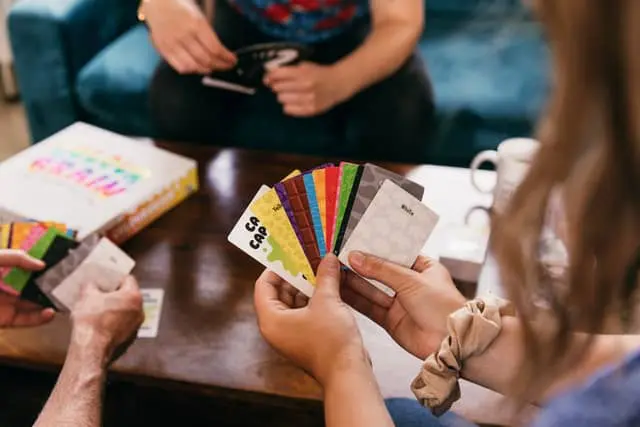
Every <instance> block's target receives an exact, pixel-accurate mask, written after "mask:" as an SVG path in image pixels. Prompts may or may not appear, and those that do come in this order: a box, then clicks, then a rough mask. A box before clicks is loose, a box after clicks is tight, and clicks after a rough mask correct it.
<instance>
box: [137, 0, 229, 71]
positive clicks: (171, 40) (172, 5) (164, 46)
mask: <svg viewBox="0 0 640 427" xmlns="http://www.w3.org/2000/svg"><path fill="white" fill-rule="evenodd" d="M144 13H145V15H146V20H147V23H148V24H149V29H150V32H151V39H152V41H153V44H154V45H155V47H156V49H158V52H160V54H161V55H162V57H163V58H164V59H165V60H166V61H167V62H168V63H169V64H170V65H171V66H172V67H173V68H174V69H175V70H176V71H177V72H179V73H181V74H195V73H199V74H207V73H210V72H211V71H212V70H227V69H230V68H231V67H233V66H234V65H235V63H236V57H235V55H234V54H233V53H231V52H230V51H229V50H228V49H227V48H226V47H225V46H223V44H222V43H221V42H220V39H218V36H217V35H216V33H215V32H214V31H213V28H211V25H210V24H209V22H207V19H206V17H205V16H204V14H203V13H202V11H201V10H200V9H199V8H198V6H197V5H196V4H195V2H194V1H193V0H154V1H150V2H148V3H146V4H145V7H144Z"/></svg>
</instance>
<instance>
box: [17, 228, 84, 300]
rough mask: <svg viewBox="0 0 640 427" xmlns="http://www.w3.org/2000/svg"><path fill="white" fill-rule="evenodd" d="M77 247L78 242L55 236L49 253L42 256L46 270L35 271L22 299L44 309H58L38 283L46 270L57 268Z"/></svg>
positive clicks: (22, 293)
mask: <svg viewBox="0 0 640 427" xmlns="http://www.w3.org/2000/svg"><path fill="white" fill-rule="evenodd" d="M77 247H78V242H76V241H75V240H71V239H69V238H67V237H65V236H55V237H54V238H53V241H52V242H51V244H50V245H49V248H48V249H47V252H46V253H45V254H44V255H43V256H42V261H43V262H44V263H45V266H46V267H45V270H41V271H35V272H33V273H32V274H31V277H30V278H29V281H28V282H27V284H26V286H25V287H24V289H23V290H22V292H21V293H20V298H22V299H25V300H28V301H32V302H34V303H36V304H38V305H40V306H42V307H51V308H56V305H55V304H54V303H53V302H52V301H51V300H50V299H49V298H48V297H47V295H46V294H45V293H43V292H42V290H41V289H40V288H39V287H38V285H37V284H36V281H37V280H38V278H40V276H42V275H43V274H44V273H45V272H46V271H47V270H46V269H48V268H51V267H52V266H55V265H56V264H57V263H58V262H60V261H62V260H63V259H64V258H66V257H67V255H68V254H69V252H70V251H71V250H72V249H75V248H77Z"/></svg>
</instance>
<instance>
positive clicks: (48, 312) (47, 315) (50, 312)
mask: <svg viewBox="0 0 640 427" xmlns="http://www.w3.org/2000/svg"><path fill="white" fill-rule="evenodd" d="M55 315H56V311H55V310H54V309H52V308H45V309H44V310H42V317H43V318H44V319H47V320H49V319H53V317H54V316H55Z"/></svg>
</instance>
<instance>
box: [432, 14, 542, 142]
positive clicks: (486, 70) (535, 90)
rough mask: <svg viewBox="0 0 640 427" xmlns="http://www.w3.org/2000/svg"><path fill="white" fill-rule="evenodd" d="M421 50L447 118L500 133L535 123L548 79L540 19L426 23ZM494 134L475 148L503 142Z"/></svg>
mask: <svg viewBox="0 0 640 427" xmlns="http://www.w3.org/2000/svg"><path fill="white" fill-rule="evenodd" d="M420 50H421V53H422V55H423V56H424V58H425V59H426V61H427V65H428V68H429V72H430V74H431V77H432V80H433V85H434V92H435V97H436V106H437V108H438V111H439V114H440V115H441V117H442V118H443V120H444V121H447V118H460V117H464V127H472V128H476V130H479V131H485V132H488V135H490V133H491V132H492V131H495V132H496V138H499V137H501V136H500V135H506V136H509V134H510V133H513V134H518V133H522V132H525V131H526V130H527V129H529V128H530V127H531V124H533V123H535V121H536V119H537V117H538V115H539V113H540V111H541V110H542V108H543V106H544V102H545V100H546V96H547V92H548V79H549V77H548V67H549V64H548V52H547V46H546V43H545V42H544V40H543V38H542V35H541V31H540V28H539V26H538V25H537V24H536V23H534V22H530V21H519V22H517V21H516V22H512V23H509V22H493V21H478V20H472V21H469V22H467V23H461V24H459V26H458V27H457V28H453V29H452V28H449V29H448V31H444V30H443V29H442V28H437V27H436V28H433V29H431V28H429V27H427V31H426V34H425V37H424V38H423V40H422V41H421V42H420ZM460 125H462V124H461V123H451V124H450V127H457V126H460ZM492 138H493V137H489V138H488V139H487V140H486V141H484V142H483V141H480V140H479V141H476V143H475V145H476V147H474V149H476V150H477V149H482V148H486V147H484V145H486V146H491V147H493V146H495V145H496V144H497V143H498V142H500V141H499V140H495V139H492Z"/></svg>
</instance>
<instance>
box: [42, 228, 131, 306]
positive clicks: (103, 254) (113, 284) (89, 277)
mask: <svg viewBox="0 0 640 427" xmlns="http://www.w3.org/2000/svg"><path fill="white" fill-rule="evenodd" d="M134 266H135V261H134V260H133V259H131V258H130V257H129V256H128V255H127V254H125V253H124V252H123V251H122V250H121V249H120V248H118V247H117V246H116V245H115V244H114V243H113V242H111V241H110V240H109V239H107V238H102V239H101V240H100V242H99V243H98V244H97V245H96V247H95V248H94V249H93V251H92V252H91V253H90V254H89V256H87V258H85V259H84V261H82V263H80V265H79V266H78V268H77V269H76V270H75V271H74V272H73V273H71V275H70V276H69V277H67V278H66V279H64V280H63V282H62V283H61V284H60V285H59V286H57V287H56V288H55V289H53V291H52V292H51V295H52V296H53V297H55V299H56V301H59V302H60V303H62V304H63V305H64V307H65V308H66V309H67V310H69V311H71V310H73V306H74V305H75V303H76V302H77V300H78V298H79V297H80V291H81V290H82V286H84V285H86V284H87V283H89V282H91V283H93V284H95V285H96V286H97V287H98V288H99V289H100V290H101V291H103V292H112V291H115V290H116V289H118V287H120V284H121V283H122V281H123V280H124V278H125V277H126V276H127V275H128V274H129V273H131V270H133V267H134Z"/></svg>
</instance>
